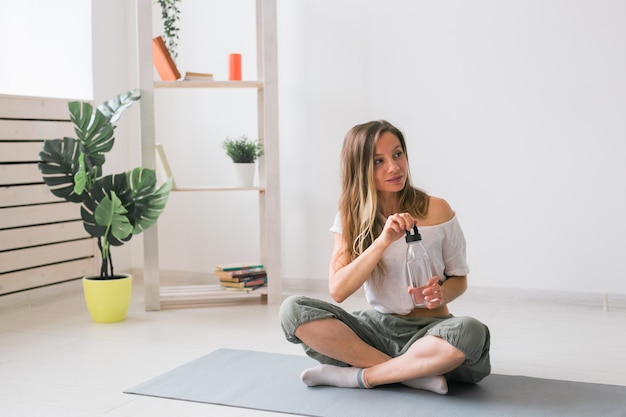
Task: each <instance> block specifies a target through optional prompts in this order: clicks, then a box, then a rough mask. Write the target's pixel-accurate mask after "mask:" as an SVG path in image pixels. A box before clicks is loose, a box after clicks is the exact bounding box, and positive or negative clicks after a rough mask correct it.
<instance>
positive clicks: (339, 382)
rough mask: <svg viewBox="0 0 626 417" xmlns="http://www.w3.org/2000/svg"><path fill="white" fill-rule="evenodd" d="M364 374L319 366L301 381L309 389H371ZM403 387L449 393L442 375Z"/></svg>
mask: <svg viewBox="0 0 626 417" xmlns="http://www.w3.org/2000/svg"><path fill="white" fill-rule="evenodd" d="M364 374H365V372H364V370H363V368H354V367H343V366H334V365H318V366H315V367H313V368H309V369H305V370H304V371H302V373H301V374H300V379H301V380H302V382H304V383H305V384H306V385H307V386H309V387H314V386H317V385H330V386H333V387H340V388H359V387H360V388H371V387H370V386H369V384H368V383H367V380H366V379H365V375H364ZM359 381H361V382H359ZM402 385H406V386H407V387H411V388H415V389H421V390H425V391H432V392H434V393H436V394H447V393H448V382H447V381H446V379H445V378H444V377H443V376H441V375H439V376H426V377H423V378H415V379H409V380H408V381H403V382H402Z"/></svg>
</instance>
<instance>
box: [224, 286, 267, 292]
mask: <svg viewBox="0 0 626 417" xmlns="http://www.w3.org/2000/svg"><path fill="white" fill-rule="evenodd" d="M263 287H265V285H257V286H256V287H245V288H235V287H224V289H225V290H226V291H238V292H252V291H255V290H258V289H259V288H263Z"/></svg>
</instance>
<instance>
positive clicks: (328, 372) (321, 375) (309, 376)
mask: <svg viewBox="0 0 626 417" xmlns="http://www.w3.org/2000/svg"><path fill="white" fill-rule="evenodd" d="M359 371H361V368H354V367H343V366H335V365H318V366H315V367H313V368H309V369H305V370H304V371H303V372H302V373H301V374H300V379H301V380H302V382H304V383H305V384H306V385H307V386H309V387H314V386H316V385H330V386H333V387H341V388H358V387H359Z"/></svg>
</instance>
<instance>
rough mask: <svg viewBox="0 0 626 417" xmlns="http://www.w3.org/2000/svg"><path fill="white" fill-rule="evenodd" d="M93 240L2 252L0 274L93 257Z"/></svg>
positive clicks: (0, 254) (0, 253)
mask: <svg viewBox="0 0 626 417" xmlns="http://www.w3.org/2000/svg"><path fill="white" fill-rule="evenodd" d="M93 252H94V246H93V243H92V242H91V240H89V239H86V240H77V241H73V242H64V243H56V244H53V245H46V246H37V247H34V248H27V249H17V250H11V251H7V252H0V273H4V272H9V271H15V270H18V269H25V268H34V267H37V266H42V265H47V264H51V263H55V262H61V261H66V260H71V259H77V258H85V257H88V256H93Z"/></svg>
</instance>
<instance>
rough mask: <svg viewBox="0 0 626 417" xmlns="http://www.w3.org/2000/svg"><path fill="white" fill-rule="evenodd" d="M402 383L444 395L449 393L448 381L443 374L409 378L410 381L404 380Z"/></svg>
mask: <svg viewBox="0 0 626 417" xmlns="http://www.w3.org/2000/svg"><path fill="white" fill-rule="evenodd" d="M402 385H406V386H407V387H411V388H416V389H421V390H425V391H432V392H434V393H436V394H442V395H443V394H447V393H448V381H446V378H444V377H443V376H441V375H438V376H425V377H423V378H415V379H409V380H408V381H403V382H402Z"/></svg>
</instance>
